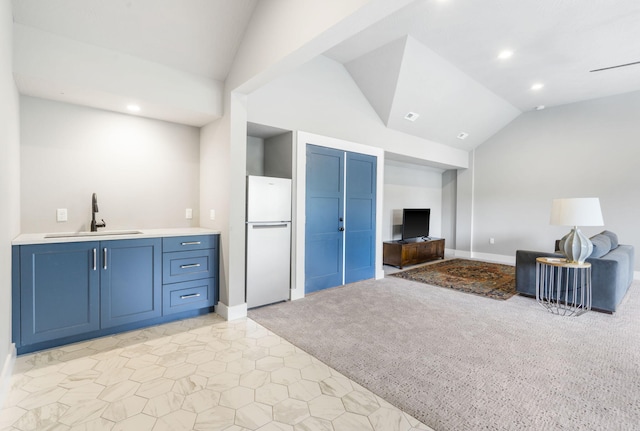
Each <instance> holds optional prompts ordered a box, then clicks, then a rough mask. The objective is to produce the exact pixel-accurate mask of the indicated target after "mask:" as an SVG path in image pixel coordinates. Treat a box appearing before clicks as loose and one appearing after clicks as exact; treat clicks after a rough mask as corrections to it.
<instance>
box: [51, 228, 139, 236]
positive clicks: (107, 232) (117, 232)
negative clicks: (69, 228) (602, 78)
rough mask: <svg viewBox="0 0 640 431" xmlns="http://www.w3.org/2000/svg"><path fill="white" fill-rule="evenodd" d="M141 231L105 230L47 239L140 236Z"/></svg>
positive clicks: (67, 234) (70, 233) (56, 234)
mask: <svg viewBox="0 0 640 431" xmlns="http://www.w3.org/2000/svg"><path fill="white" fill-rule="evenodd" d="M141 233H142V232H140V231H139V230H105V231H102V232H62V233H50V234H47V235H45V236H44V237H45V238H79V237H85V236H113V235H138V234H141Z"/></svg>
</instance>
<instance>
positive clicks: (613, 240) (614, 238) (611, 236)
mask: <svg viewBox="0 0 640 431" xmlns="http://www.w3.org/2000/svg"><path fill="white" fill-rule="evenodd" d="M600 235H606V236H608V237H609V239H610V240H611V250H613V249H614V248H616V247H618V245H619V243H618V235H616V234H615V233H613V232H611V231H609V230H603V231H602V232H600Z"/></svg>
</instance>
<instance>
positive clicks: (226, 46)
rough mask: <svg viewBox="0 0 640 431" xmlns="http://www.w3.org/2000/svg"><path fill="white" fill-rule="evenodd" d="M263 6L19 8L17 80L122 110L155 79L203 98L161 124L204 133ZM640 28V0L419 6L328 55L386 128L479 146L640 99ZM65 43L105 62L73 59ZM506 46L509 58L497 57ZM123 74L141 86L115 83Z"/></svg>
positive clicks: (86, 0)
mask: <svg viewBox="0 0 640 431" xmlns="http://www.w3.org/2000/svg"><path fill="white" fill-rule="evenodd" d="M261 1H273V0H187V1H185V0H110V1H108V2H107V1H103V0H47V1H42V0H13V12H14V21H15V23H16V28H17V30H16V33H15V34H16V35H17V36H16V37H15V39H16V46H17V49H18V50H20V52H18V53H17V54H16V58H17V60H16V61H15V69H16V70H15V75H16V82H17V83H18V86H19V89H20V91H21V92H22V93H24V94H31V95H34V96H38V97H46V98H53V99H57V100H63V101H69V102H72V103H80V104H87V105H89V106H97V107H103V108H105V109H114V110H118V109H117V108H114V107H113V106H115V99H114V98H117V97H116V96H118V97H121V98H124V97H126V96H127V95H126V94H118V95H113V94H111V93H110V92H111V91H112V88H111V87H110V85H109V83H108V80H109V79H110V77H112V79H114V80H117V79H123V80H124V81H126V82H125V83H126V84H127V85H128V86H129V87H130V88H135V87H136V86H140V87H144V86H145V85H147V82H146V81H151V80H153V78H155V77H153V76H149V73H150V71H157V72H158V74H159V75H160V78H162V79H166V82H180V83H183V84H184V83H188V84H189V85H184V86H183V84H180V86H181V88H180V89H181V90H182V91H183V92H185V93H186V94H193V95H194V97H195V98H197V97H198V96H197V95H203V96H201V97H202V98H203V100H202V103H201V105H197V104H191V105H189V104H188V103H187V102H185V101H184V100H183V99H180V98H179V97H177V96H175V95H173V94H168V96H170V97H169V99H170V100H172V101H173V100H175V102H171V103H173V105H174V106H169V107H167V106H160V105H161V104H162V103H165V105H166V102H167V101H166V100H157V101H156V102H157V105H158V106H157V114H155V116H156V117H157V118H161V119H166V120H169V121H177V122H183V123H185V124H193V125H203V124H205V123H206V122H207V121H211V120H213V119H215V118H218V117H219V115H220V112H218V111H217V110H216V108H215V107H212V106H210V105H208V104H207V103H206V100H204V99H205V97H221V95H220V94H219V93H221V92H222V90H221V89H222V87H223V85H224V80H225V79H226V77H227V75H228V73H229V70H230V67H231V65H232V63H233V60H234V56H235V53H236V51H237V49H238V46H239V45H240V43H241V41H242V38H243V36H244V33H245V30H246V28H247V26H248V25H250V21H251V17H252V14H253V13H254V10H255V6H256V4H257V3H258V2H261ZM377 1H383V0H377ZM388 1H393V0H388ZM638 22H640V2H638V1H637V0H615V1H610V2H609V1H607V2H605V1H579V0H562V1H558V0H518V1H513V0H483V1H477V0H416V1H414V2H412V3H411V4H410V5H409V6H407V7H405V8H403V9H401V10H400V11H398V12H396V13H394V14H392V15H389V16H387V17H386V18H384V19H382V20H380V21H379V22H377V23H376V24H374V25H372V26H371V27H369V28H367V29H365V30H364V31H362V32H361V33H359V34H357V35H355V36H354V37H352V38H351V39H348V40H344V41H342V42H341V43H339V44H338V45H336V46H335V47H334V48H332V49H330V50H329V51H327V52H326V53H325V55H326V56H327V57H330V58H332V59H333V60H335V61H337V62H340V63H342V64H344V66H345V68H346V69H347V70H348V71H349V73H350V74H351V76H352V77H353V79H354V82H355V83H356V84H357V85H358V86H359V87H360V89H361V90H362V93H363V94H364V95H365V96H366V97H367V99H368V100H369V102H370V103H371V105H372V106H373V108H374V109H375V110H376V112H377V113H378V115H379V116H380V118H381V120H382V121H383V122H384V124H385V125H386V126H387V127H389V128H392V129H395V130H398V131H401V132H404V133H408V134H412V135H415V136H419V137H422V138H425V139H429V140H433V141H437V142H441V143H444V144H447V145H451V146H454V147H457V148H462V149H471V148H473V147H475V146H477V145H479V144H481V143H482V142H484V140H486V139H487V138H488V137H490V136H491V135H492V134H494V133H495V132H497V131H498V130H500V129H501V128H502V127H504V125H506V124H507V123H509V122H510V121H511V120H512V119H513V118H515V117H517V116H518V115H520V114H521V113H522V112H525V111H529V110H533V109H536V107H538V109H539V107H541V106H543V105H544V106H546V108H549V107H553V106H557V105H562V104H567V103H574V102H578V101H582V100H587V99H592V98H597V97H604V96H608V95H612V94H618V93H624V92H630V91H637V90H640V64H633V63H636V62H639V61H640V45H639V44H638V42H637V41H638V40H640V26H639V25H637V23H638ZM274 31H277V29H274ZM56 38H58V39H56ZM49 40H51V41H53V42H51V44H50V45H47V47H43V44H44V42H43V41H49ZM54 42H55V43H54ZM47 43H49V42H47ZM63 46H64V47H65V49H66V48H70V50H71V51H73V52H74V53H77V54H78V55H83V54H82V53H86V52H87V49H88V48H87V47H95V48H96V51H95V52H97V53H98V54H95V53H94V54H92V55H93V57H92V56H89V55H88V56H87V57H86V58H81V59H78V60H77V61H76V60H74V59H72V58H70V57H69V56H65V55H68V53H66V54H65V53H62V52H61V51H58V50H59V49H61V47H63ZM45 50H48V51H46V52H45ZM504 50H510V51H511V52H512V55H511V57H510V58H506V59H499V58H498V54H499V53H500V52H502V51H504ZM44 54H47V55H48V56H49V58H45V56H44ZM91 58H94V60H92V61H104V63H105V65H106V66H105V70H106V71H105V76H104V77H103V78H102V81H100V80H97V79H94V80H93V81H92V82H98V83H99V84H98V86H97V87H93V88H92V87H91V85H92V83H91V82H89V81H86V82H85V81H83V79H84V77H83V76H82V75H81V74H79V73H78V75H77V76H70V77H68V78H67V79H66V80H65V79H63V78H62V77H61V76H57V75H56V76H53V75H51V76H39V77H38V76H34V70H36V69H37V68H38V62H42V63H43V64H44V62H46V61H48V62H49V63H48V64H47V67H49V68H50V70H53V71H54V72H55V73H57V72H60V75H64V74H66V75H73V73H74V70H75V69H82V66H83V61H88V60H87V59H91ZM56 59H59V65H60V68H56ZM95 59H97V60H95ZM65 64H66V65H67V66H66V67H67V69H66V70H63V69H64V65H65ZM119 65H122V66H127V67H128V68H129V70H134V71H135V73H137V74H138V75H139V76H138V77H137V80H136V79H134V80H132V79H130V77H124V76H118V74H119V73H120V71H119V70H118V66H119ZM153 65H159V66H162V68H160V67H156V68H154V67H153ZM618 65H628V66H625V67H613V66H618ZM610 67H613V68H610ZM74 68H75V69H74ZM58 69H60V70H62V71H60V70H58ZM597 69H604V70H601V71H593V70H597ZM122 70H125V68H124V67H123V68H122ZM147 78H148V79H147ZM160 78H157V79H158V80H159V84H158V85H161V84H162V82H164V81H162V80H161V79H160ZM56 79H58V81H57V82H56ZM536 83H539V84H542V85H543V86H542V87H541V88H540V89H538V90H533V89H532V85H534V84H536ZM189 86H191V87H189ZM125 87H126V86H125ZM185 88H186V89H187V90H185ZM189 92H191V93H189ZM133 93H135V91H134V90H132V94H133ZM148 93H149V94H151V93H152V91H151V89H149V90H148ZM129 96H131V95H129ZM138 96H140V95H139V94H138ZM174 96H175V98H174V99H171V97H174ZM149 97H150V98H153V97H152V95H151V96H149ZM99 99H102V102H104V103H103V105H100V103H98V102H97V101H98V100H99ZM112 99H114V100H112ZM171 103H170V104H171ZM183 103H184V106H182V105H181V104H183ZM187 105H189V106H187ZM171 108H175V109H171ZM409 112H413V113H415V114H418V116H417V117H416V116H415V115H414V119H415V121H408V120H406V119H405V118H404V117H405V116H406V115H407V114H408V113H409ZM150 116H154V114H151V115H150ZM461 134H463V135H465V134H466V135H467V136H466V137H465V139H459V136H463V135H461Z"/></svg>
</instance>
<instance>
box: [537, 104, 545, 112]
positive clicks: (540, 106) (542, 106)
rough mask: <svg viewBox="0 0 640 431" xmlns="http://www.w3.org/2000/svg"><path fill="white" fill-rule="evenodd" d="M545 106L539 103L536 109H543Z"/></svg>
mask: <svg viewBox="0 0 640 431" xmlns="http://www.w3.org/2000/svg"><path fill="white" fill-rule="evenodd" d="M544 108H545V106H544V105H538V106H536V111H542V110H543V109H544Z"/></svg>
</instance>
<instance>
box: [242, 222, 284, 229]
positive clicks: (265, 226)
mask: <svg viewBox="0 0 640 431" xmlns="http://www.w3.org/2000/svg"><path fill="white" fill-rule="evenodd" d="M251 227H252V228H253V229H271V228H274V227H289V224H288V223H261V224H251Z"/></svg>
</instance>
